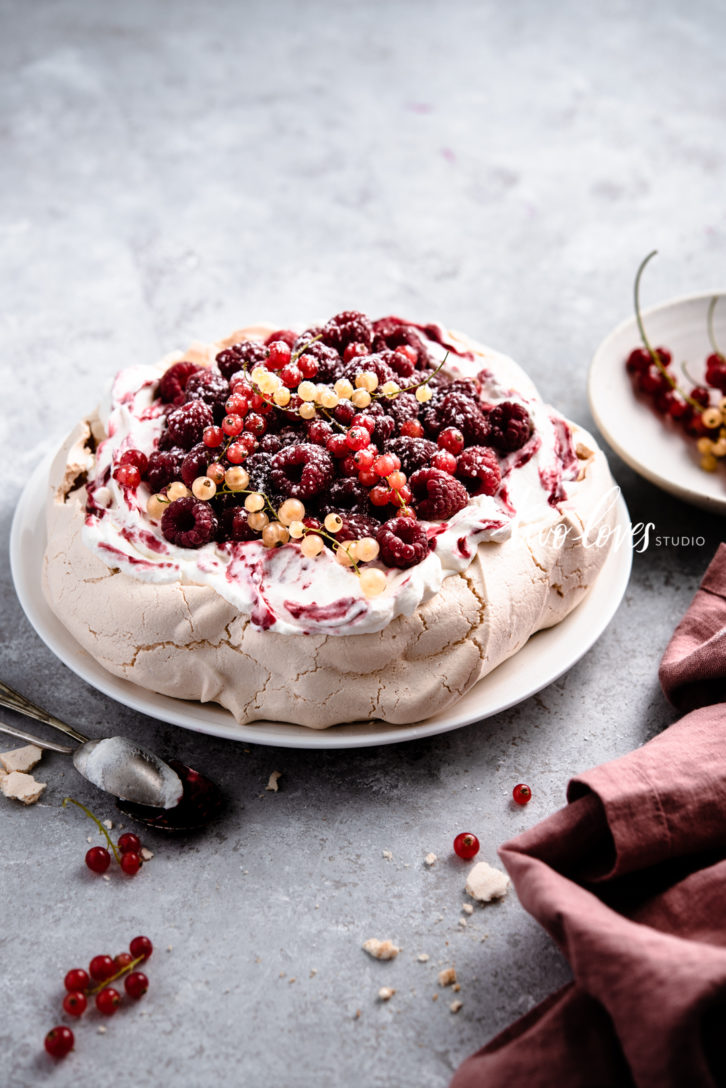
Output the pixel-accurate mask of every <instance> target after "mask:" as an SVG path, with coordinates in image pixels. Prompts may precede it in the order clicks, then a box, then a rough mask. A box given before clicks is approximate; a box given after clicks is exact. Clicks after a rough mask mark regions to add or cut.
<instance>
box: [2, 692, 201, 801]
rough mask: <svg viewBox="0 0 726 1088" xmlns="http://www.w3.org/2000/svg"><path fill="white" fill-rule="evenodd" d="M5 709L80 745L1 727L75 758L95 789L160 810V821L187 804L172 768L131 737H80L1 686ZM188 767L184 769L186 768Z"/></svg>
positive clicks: (7, 726) (40, 745)
mask: <svg viewBox="0 0 726 1088" xmlns="http://www.w3.org/2000/svg"><path fill="white" fill-rule="evenodd" d="M0 706H4V707H7V708H8V709H9V710H15V711H17V712H18V713H19V714H24V715H25V716H26V717H28V718H35V719H36V721H39V722H44V723H45V724H46V725H50V726H52V728H53V729H58V730H60V731H61V732H62V733H65V734H66V735H67V736H69V737H72V738H73V739H74V740H77V741H78V742H79V743H78V747H75V748H74V747H70V746H68V745H66V744H57V743H56V742H54V741H48V740H39V739H38V738H37V737H34V736H31V734H30V733H26V732H25V731H24V730H23V729H17V728H15V727H14V726H10V725H5V724H0V733H7V734H9V736H11V737H18V738H19V739H20V740H24V741H27V742H28V743H30V744H37V746H38V747H39V748H45V749H48V750H49V751H51V752H62V753H63V754H64V755H70V756H72V757H73V764H74V766H75V768H76V770H77V771H78V772H79V774H82V775H83V777H84V778H87V779H88V781H89V782H92V783H93V785H94V786H98V788H99V789H102V790H105V791H106V793H112V794H113V795H114V796H115V797H118V798H119V799H120V800H122V801H126V802H131V803H133V804H134V805H135V806H143V807H144V808H149V809H153V810H155V811H154V812H152V813H150V815H151V816H158V815H159V812H158V810H159V809H173V808H175V807H176V806H177V805H178V804H179V802H180V801H181V800H182V797H183V795H184V785H183V783H182V780H181V778H180V777H179V775H178V774H177V773H176V771H174V770H172V768H171V767H170V766H169V765H168V764H167V763H164V761H163V760H162V759H159V757H158V756H157V755H155V754H154V753H153V752H150V751H149V750H148V748H143V747H142V746H141V745H140V744H136V743H135V742H134V741H132V740H129V739H128V738H127V737H105V738H104V739H102V740H90V739H89V738H88V737H85V736H84V735H83V733H79V731H78V730H77V729H74V728H73V726H70V725H67V724H66V723H65V722H62V721H61V720H60V718H56V717H55V716H54V715H53V714H49V713H48V712H47V711H45V710H43V709H42V708H41V707H39V706H36V705H35V703H32V702H31V701H30V700H29V699H26V698H25V696H24V695H21V694H20V693H19V692H17V691H15V690H14V689H13V688H11V687H8V685H7V684H3V683H2V682H0ZM182 766H183V765H182Z"/></svg>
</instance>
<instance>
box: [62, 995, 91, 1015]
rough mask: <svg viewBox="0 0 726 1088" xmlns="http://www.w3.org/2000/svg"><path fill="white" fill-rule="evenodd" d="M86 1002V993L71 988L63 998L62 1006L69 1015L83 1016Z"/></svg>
mask: <svg viewBox="0 0 726 1088" xmlns="http://www.w3.org/2000/svg"><path fill="white" fill-rule="evenodd" d="M87 1004H88V1002H87V1001H86V995H85V994H84V993H82V992H81V990H73V991H71V992H70V993H67V994H66V996H65V997H64V998H63V1008H64V1009H65V1011H66V1012H67V1013H68V1015H69V1016H83V1014H84V1012H85V1011H86V1006H87Z"/></svg>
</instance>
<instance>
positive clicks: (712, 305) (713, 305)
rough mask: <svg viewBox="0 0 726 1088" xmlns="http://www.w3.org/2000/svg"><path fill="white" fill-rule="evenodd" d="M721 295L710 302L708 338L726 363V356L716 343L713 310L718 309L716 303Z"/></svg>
mask: <svg viewBox="0 0 726 1088" xmlns="http://www.w3.org/2000/svg"><path fill="white" fill-rule="evenodd" d="M720 297H721V296H720V295H714V296H713V298H712V299H711V301H710V302H709V304H708V317H707V318H706V324H707V327H708V339H709V341H710V343H711V347H712V348H713V350H714V351H715V353H716V355H718V357H719V359H722V360H723V361H724V362H725V363H726V357H724V354H723V352H722V351H721V349H720V348H719V346H718V344H717V343H716V334H715V333H714V331H713V311H714V310H715V309H716V303H717V302H718V300H719V298H720Z"/></svg>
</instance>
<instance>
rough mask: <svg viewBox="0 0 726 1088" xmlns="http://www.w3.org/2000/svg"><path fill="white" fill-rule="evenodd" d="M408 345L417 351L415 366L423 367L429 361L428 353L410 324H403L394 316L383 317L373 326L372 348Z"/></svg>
mask: <svg viewBox="0 0 726 1088" xmlns="http://www.w3.org/2000/svg"><path fill="white" fill-rule="evenodd" d="M405 345H408V346H409V347H412V348H414V349H415V350H416V351H417V352H418V362H417V364H416V365H417V366H419V367H424V366H426V364H427V363H428V361H429V354H428V351H427V350H426V348H425V346H424V342H423V340H422V339H421V337H420V336H419V334H418V333H417V332H416V330H415V329H414V328H412V327H411V326H410V325H406V324H403V323H402V322H400V321H398V320H397V319H396V318H395V317H384V318H381V320H380V321H376V323H375V324H374V326H373V348H374V350H375V351H381V350H382V349H383V348H394V349H395V348H398V347H403V346H405Z"/></svg>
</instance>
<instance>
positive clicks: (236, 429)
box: [222, 416, 249, 438]
mask: <svg viewBox="0 0 726 1088" xmlns="http://www.w3.org/2000/svg"><path fill="white" fill-rule="evenodd" d="M247 418H248V419H249V416H248V417H247ZM244 426H245V421H244V420H243V419H242V416H225V417H224V419H223V420H222V430H223V431H224V433H225V434H227V435H229V436H230V437H232V438H233V437H234V436H235V435H238V434H239V433H240V431H241V430H242V429H243V428H244Z"/></svg>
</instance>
